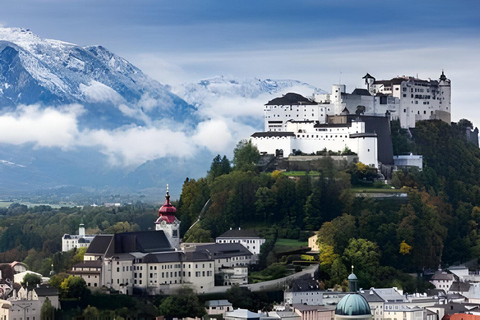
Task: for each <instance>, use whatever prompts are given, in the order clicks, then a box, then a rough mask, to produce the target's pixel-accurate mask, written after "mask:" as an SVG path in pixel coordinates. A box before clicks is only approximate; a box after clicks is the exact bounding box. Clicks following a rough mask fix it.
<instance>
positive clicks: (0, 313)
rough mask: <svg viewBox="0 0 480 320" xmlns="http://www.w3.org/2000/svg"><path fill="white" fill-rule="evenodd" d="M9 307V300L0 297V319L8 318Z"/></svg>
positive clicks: (10, 304)
mask: <svg viewBox="0 0 480 320" xmlns="http://www.w3.org/2000/svg"><path fill="white" fill-rule="evenodd" d="M11 307H12V303H11V302H10V301H7V300H3V299H0V319H1V320H10V308H11ZM32 320H33V319H32Z"/></svg>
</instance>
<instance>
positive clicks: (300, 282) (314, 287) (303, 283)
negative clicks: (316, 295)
mask: <svg viewBox="0 0 480 320" xmlns="http://www.w3.org/2000/svg"><path fill="white" fill-rule="evenodd" d="M291 291H292V292H306V291H320V287H319V285H318V283H317V282H316V281H315V280H314V279H312V277H311V276H310V275H305V276H302V277H300V278H298V279H295V280H294V281H293V283H292V289H291Z"/></svg>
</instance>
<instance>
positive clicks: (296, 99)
mask: <svg viewBox="0 0 480 320" xmlns="http://www.w3.org/2000/svg"><path fill="white" fill-rule="evenodd" d="M317 104H318V103H316V102H314V101H312V100H310V99H307V98H305V97H304V96H302V95H301V94H298V93H292V92H289V93H287V94H286V95H284V96H283V97H280V98H275V99H273V100H270V101H268V102H267V103H266V104H265V105H266V106H270V105H276V106H291V105H317Z"/></svg>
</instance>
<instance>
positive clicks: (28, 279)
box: [22, 273, 42, 290]
mask: <svg viewBox="0 0 480 320" xmlns="http://www.w3.org/2000/svg"><path fill="white" fill-rule="evenodd" d="M40 283H42V278H41V277H40V276H39V275H37V274H34V273H27V274H26V275H25V276H23V282H22V285H23V286H26V287H27V288H28V289H29V290H32V289H33V288H35V287H37V285H39V284H40Z"/></svg>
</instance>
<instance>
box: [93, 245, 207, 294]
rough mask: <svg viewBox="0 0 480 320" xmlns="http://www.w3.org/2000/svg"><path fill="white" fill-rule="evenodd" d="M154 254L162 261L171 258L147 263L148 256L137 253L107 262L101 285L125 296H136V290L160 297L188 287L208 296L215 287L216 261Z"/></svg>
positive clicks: (173, 253)
mask: <svg viewBox="0 0 480 320" xmlns="http://www.w3.org/2000/svg"><path fill="white" fill-rule="evenodd" d="M155 255H158V256H159V257H160V259H162V257H161V255H165V256H167V255H168V257H166V258H165V261H164V262H146V261H145V259H144V258H145V257H146V256H147V254H140V253H134V254H123V255H122V256H120V257H115V258H110V259H105V260H104V262H103V265H102V269H101V273H102V274H101V279H102V283H101V285H104V286H106V287H107V288H111V289H113V290H117V291H120V292H121V293H124V294H133V290H134V289H141V290H144V291H146V292H148V293H149V294H159V293H160V292H161V291H163V292H170V291H172V290H176V289H180V288H181V287H182V286H185V285H189V286H190V287H191V288H192V289H194V290H195V291H196V292H197V293H205V292H208V291H209V290H210V289H211V288H213V285H214V262H213V261H209V260H207V261H184V260H183V259H184V255H183V252H165V253H157V254H155ZM174 256H176V257H177V258H175V257H174Z"/></svg>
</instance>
